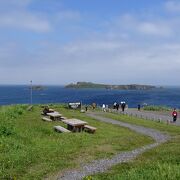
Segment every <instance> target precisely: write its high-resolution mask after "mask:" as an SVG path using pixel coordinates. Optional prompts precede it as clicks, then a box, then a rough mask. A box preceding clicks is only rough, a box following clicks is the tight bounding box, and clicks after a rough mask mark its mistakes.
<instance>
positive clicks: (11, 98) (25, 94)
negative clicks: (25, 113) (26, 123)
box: [0, 85, 180, 108]
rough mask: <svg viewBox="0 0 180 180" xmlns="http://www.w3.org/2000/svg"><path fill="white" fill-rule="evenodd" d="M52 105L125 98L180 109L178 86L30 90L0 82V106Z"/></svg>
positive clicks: (132, 103) (129, 101)
mask: <svg viewBox="0 0 180 180" xmlns="http://www.w3.org/2000/svg"><path fill="white" fill-rule="evenodd" d="M31 98H32V104H52V103H70V102H81V103H82V104H92V103H96V104H97V105H100V106H101V105H102V104H107V105H109V106H110V105H112V104H113V103H114V102H117V103H120V102H121V101H125V102H126V104H128V107H131V108H134V107H137V105H138V104H141V105H143V104H147V105H158V106H167V107H171V108H180V87H164V88H156V89H152V90H107V89H67V88H65V87H63V86H44V88H43V89H41V90H33V91H32V96H31V89H30V87H29V86H26V85H1V86H0V105H12V104H30V103H31Z"/></svg>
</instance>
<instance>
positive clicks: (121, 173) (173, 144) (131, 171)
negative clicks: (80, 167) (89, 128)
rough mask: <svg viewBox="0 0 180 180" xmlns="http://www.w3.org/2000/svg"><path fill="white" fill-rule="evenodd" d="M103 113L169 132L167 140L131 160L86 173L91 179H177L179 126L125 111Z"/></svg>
mask: <svg viewBox="0 0 180 180" xmlns="http://www.w3.org/2000/svg"><path fill="white" fill-rule="evenodd" d="M104 116H105V117H109V118H112V119H116V120H120V121H123V122H128V123H131V124H136V125H142V126H145V127H150V128H154V129H157V130H161V131H163V132H164V133H169V134H171V136H172V138H171V140H170V141H169V142H167V143H165V144H162V145H160V146H158V147H156V148H155V149H153V150H149V151H147V152H145V153H143V154H142V155H140V156H138V157H137V158H136V159H135V160H134V161H132V162H129V163H123V164H121V165H117V166H114V167H113V168H112V169H111V170H109V171H108V172H107V173H103V174H98V175H95V176H91V177H87V178H85V179H93V180H100V179H101V180H102V179H107V180H124V179H128V180H129V179H130V180H145V179H148V180H149V179H150V180H155V179H158V180H178V179H180V170H179V169H180V127H177V126H172V125H166V124H164V123H157V122H153V121H147V120H143V119H139V118H135V117H128V116H126V115H117V114H110V113H106V114H105V115H104Z"/></svg>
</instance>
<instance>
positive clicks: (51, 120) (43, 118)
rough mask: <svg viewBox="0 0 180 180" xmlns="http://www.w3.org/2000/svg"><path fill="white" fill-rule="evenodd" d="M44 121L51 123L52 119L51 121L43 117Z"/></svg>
mask: <svg viewBox="0 0 180 180" xmlns="http://www.w3.org/2000/svg"><path fill="white" fill-rule="evenodd" d="M42 120H43V121H48V122H51V121H52V120H51V119H49V118H47V117H43V118H42Z"/></svg>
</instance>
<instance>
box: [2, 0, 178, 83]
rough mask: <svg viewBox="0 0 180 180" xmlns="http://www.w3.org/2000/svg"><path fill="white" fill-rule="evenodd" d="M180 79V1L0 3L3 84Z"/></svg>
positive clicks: (30, 0) (18, 0) (33, 0)
mask: <svg viewBox="0 0 180 180" xmlns="http://www.w3.org/2000/svg"><path fill="white" fill-rule="evenodd" d="M179 77H180V1H179V0H151V1H147V0H9V1H7V0H0V84H28V83H29V82H30V80H32V81H33V83H35V84H61V85H62V84H67V83H71V82H77V81H91V82H97V83H108V84H130V83H138V84H155V85H180V81H179Z"/></svg>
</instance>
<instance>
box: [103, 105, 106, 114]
mask: <svg viewBox="0 0 180 180" xmlns="http://www.w3.org/2000/svg"><path fill="white" fill-rule="evenodd" d="M102 111H103V112H106V106H105V104H103V105H102Z"/></svg>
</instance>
